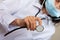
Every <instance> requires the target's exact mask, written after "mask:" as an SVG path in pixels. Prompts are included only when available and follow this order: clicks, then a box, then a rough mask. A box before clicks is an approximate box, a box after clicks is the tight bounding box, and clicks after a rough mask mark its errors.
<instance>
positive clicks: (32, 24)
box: [24, 16, 42, 30]
mask: <svg viewBox="0 0 60 40" xmlns="http://www.w3.org/2000/svg"><path fill="white" fill-rule="evenodd" d="M24 21H25V23H26V25H27V29H30V30H35V29H36V21H38V22H39V25H42V20H41V19H40V18H38V17H34V16H28V17H26V18H25V19H24Z"/></svg>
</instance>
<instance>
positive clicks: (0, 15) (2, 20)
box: [0, 4, 17, 30]
mask: <svg viewBox="0 0 60 40" xmlns="http://www.w3.org/2000/svg"><path fill="white" fill-rule="evenodd" d="M16 18H17V17H15V16H13V15H11V11H10V10H9V9H8V8H7V6H6V5H4V4H0V24H2V26H3V28H4V29H6V30H9V24H10V23H11V22H12V21H14V20H15V19H16Z"/></svg>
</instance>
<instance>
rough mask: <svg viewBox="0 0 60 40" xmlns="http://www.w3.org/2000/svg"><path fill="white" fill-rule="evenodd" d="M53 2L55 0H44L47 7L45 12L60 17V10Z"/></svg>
mask: <svg viewBox="0 0 60 40" xmlns="http://www.w3.org/2000/svg"><path fill="white" fill-rule="evenodd" d="M54 2H55V0H46V2H45V6H46V9H47V12H48V13H49V15H51V16H52V17H60V10H59V9H57V8H56V7H55V5H54Z"/></svg>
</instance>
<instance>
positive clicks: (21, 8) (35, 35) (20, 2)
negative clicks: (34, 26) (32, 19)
mask: <svg viewBox="0 0 60 40" xmlns="http://www.w3.org/2000/svg"><path fill="white" fill-rule="evenodd" d="M38 1H39V0H5V1H3V2H2V3H0V24H1V25H2V28H3V29H4V30H5V33H6V32H8V31H11V30H13V29H15V28H17V27H16V26H14V27H13V26H12V25H9V24H10V23H11V22H12V21H14V20H15V19H16V18H25V17H26V16H35V14H36V13H37V12H38V9H37V8H35V7H34V6H37V7H39V8H41V5H40V4H39V2H38ZM38 17H40V18H43V17H48V16H47V15H45V14H42V12H41V13H40V14H39V15H38ZM42 21H43V24H42V25H44V30H43V31H42V32H37V31H36V30H35V31H29V30H26V29H20V30H22V31H21V34H22V35H21V36H20V38H21V40H25V39H26V40H27V39H28V40H32V39H33V40H49V39H50V37H51V36H52V35H53V34H54V32H55V28H54V25H53V23H52V22H51V20H49V22H47V20H42ZM25 30H26V31H25ZM3 33H4V32H3ZM23 33H25V34H24V35H23ZM0 34H1V33H0ZM28 34H29V35H28ZM25 36H26V37H25ZM1 37H2V36H1ZM2 39H3V38H2Z"/></svg>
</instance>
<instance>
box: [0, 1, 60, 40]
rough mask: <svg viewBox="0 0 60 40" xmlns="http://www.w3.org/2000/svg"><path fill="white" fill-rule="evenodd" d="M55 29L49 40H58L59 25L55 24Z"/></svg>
mask: <svg viewBox="0 0 60 40" xmlns="http://www.w3.org/2000/svg"><path fill="white" fill-rule="evenodd" d="M2 1H3V0H0V3H1V2H2ZM55 28H56V32H55V34H54V35H53V37H52V39H51V40H60V23H57V24H55Z"/></svg>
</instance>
